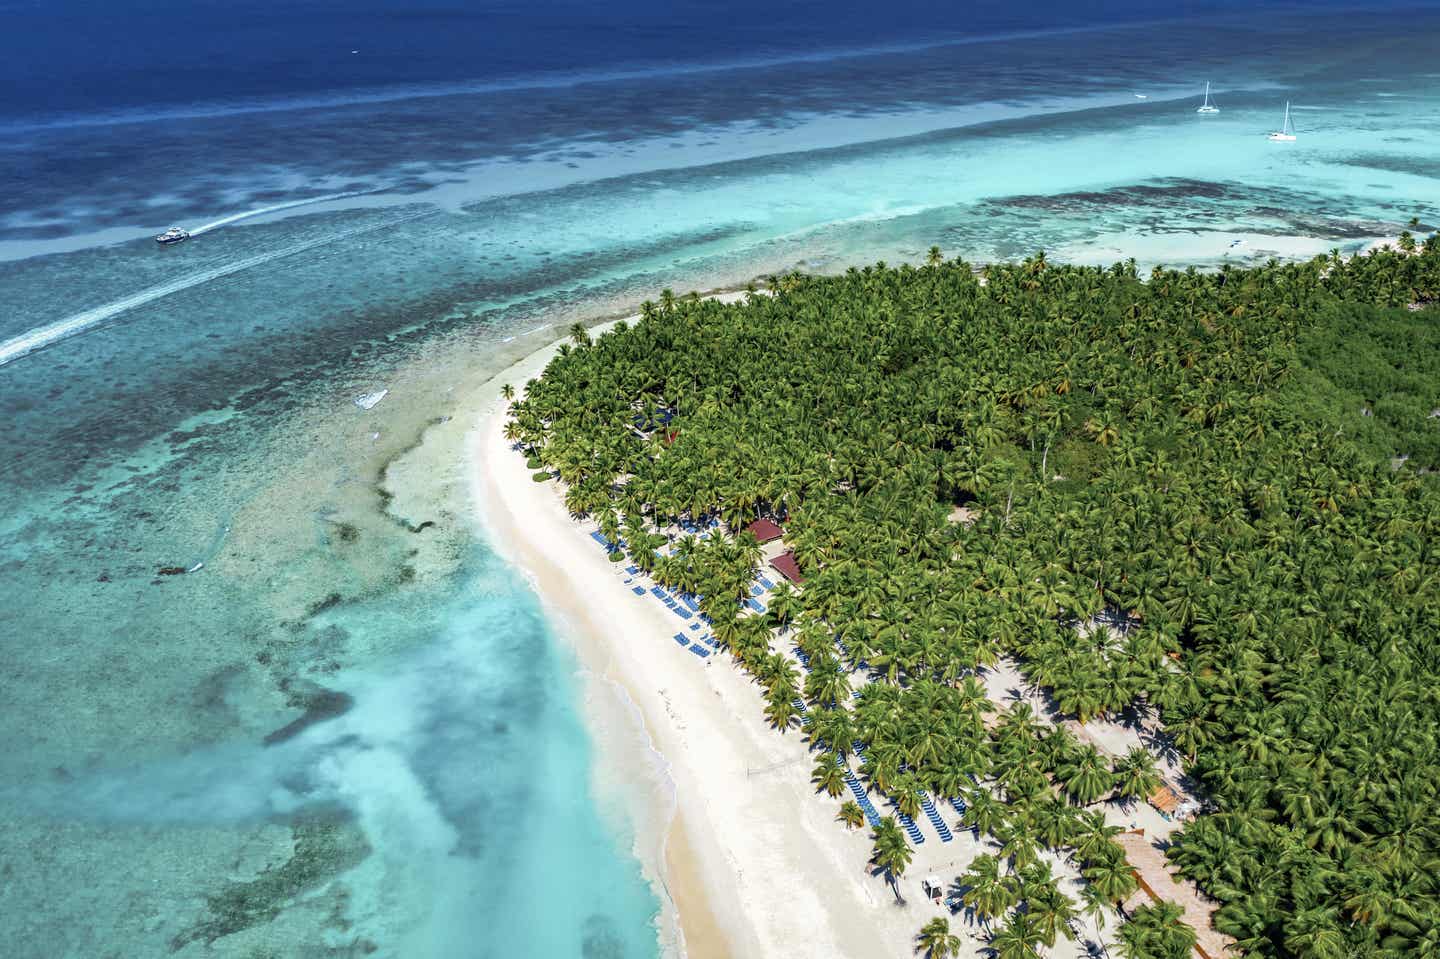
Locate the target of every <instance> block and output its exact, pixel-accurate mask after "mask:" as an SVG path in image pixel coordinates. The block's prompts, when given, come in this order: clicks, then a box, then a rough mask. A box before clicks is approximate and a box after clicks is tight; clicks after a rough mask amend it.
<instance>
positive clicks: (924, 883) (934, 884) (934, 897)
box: [920, 876, 945, 903]
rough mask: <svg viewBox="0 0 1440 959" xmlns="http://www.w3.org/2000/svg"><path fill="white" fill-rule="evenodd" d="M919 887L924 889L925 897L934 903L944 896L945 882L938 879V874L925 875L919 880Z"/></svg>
mask: <svg viewBox="0 0 1440 959" xmlns="http://www.w3.org/2000/svg"><path fill="white" fill-rule="evenodd" d="M920 888H921V889H923V890H924V891H925V898H926V899H929V900H930V901H931V902H934V903H938V902H939V901H940V900H941V899H943V898H944V896H945V884H944V883H943V882H941V881H940V877H939V876H926V877H925V878H924V879H923V880H921V882H920Z"/></svg>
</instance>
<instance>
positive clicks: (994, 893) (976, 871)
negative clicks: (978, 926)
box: [960, 854, 1017, 927]
mask: <svg viewBox="0 0 1440 959" xmlns="http://www.w3.org/2000/svg"><path fill="white" fill-rule="evenodd" d="M960 884H961V885H962V886H964V887H966V888H965V893H964V895H962V896H961V897H960V898H961V900H962V901H963V902H964V903H965V905H967V906H969V907H970V908H971V909H973V910H974V911H975V915H977V916H979V917H980V921H981V922H983V923H985V924H986V926H987V927H988V925H989V923H990V920H991V919H994V918H995V917H997V916H1002V915H1004V914H1005V912H1006V910H1008V909H1009V908H1010V907H1011V906H1013V905H1015V902H1016V900H1017V891H1016V887H1015V883H1014V882H1013V881H1011V878H1010V877H1009V876H1006V875H1004V874H1003V873H1002V872H1001V871H1000V860H999V859H998V858H996V857H995V856H992V855H989V854H983V855H979V856H976V857H975V858H974V859H973V860H971V862H970V868H969V869H967V870H966V871H965V874H964V875H963V876H961V877H960Z"/></svg>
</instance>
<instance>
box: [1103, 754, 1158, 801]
mask: <svg viewBox="0 0 1440 959" xmlns="http://www.w3.org/2000/svg"><path fill="white" fill-rule="evenodd" d="M1113 771H1114V773H1115V780H1116V784H1115V795H1116V796H1117V797H1119V798H1122V799H1146V798H1148V797H1149V796H1150V795H1151V794H1152V793H1154V792H1155V790H1157V789H1159V788H1160V784H1161V779H1160V773H1159V772H1157V771H1156V769H1155V757H1154V756H1152V755H1150V751H1149V750H1148V749H1146V748H1145V747H1144V746H1132V747H1131V748H1130V751H1129V752H1127V753H1126V754H1125V755H1124V756H1123V757H1122V758H1120V759H1117V760H1116V761H1115V765H1114V767H1113Z"/></svg>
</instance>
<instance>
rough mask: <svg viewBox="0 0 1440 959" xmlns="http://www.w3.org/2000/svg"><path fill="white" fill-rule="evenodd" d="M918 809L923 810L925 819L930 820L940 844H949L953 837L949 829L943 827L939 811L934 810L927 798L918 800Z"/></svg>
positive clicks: (933, 804) (932, 804)
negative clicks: (938, 836)
mask: <svg viewBox="0 0 1440 959" xmlns="http://www.w3.org/2000/svg"><path fill="white" fill-rule="evenodd" d="M920 808H921V809H923V810H925V818H926V819H929V820H930V825H932V826H934V827H935V832H937V833H938V834H939V835H940V841H941V842H949V841H950V840H952V839H954V838H955V836H954V834H953V833H951V832H950V827H949V826H947V825H945V820H943V819H941V818H940V810H938V809H936V808H935V803H934V802H932V801H931V800H930V797H929V796H926V797H925V798H924V799H922V800H920Z"/></svg>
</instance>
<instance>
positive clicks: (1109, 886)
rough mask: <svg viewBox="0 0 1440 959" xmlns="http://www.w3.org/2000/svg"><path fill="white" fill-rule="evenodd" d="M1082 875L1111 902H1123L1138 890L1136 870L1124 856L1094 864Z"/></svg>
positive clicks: (1083, 871) (1087, 867) (1086, 868)
mask: <svg viewBox="0 0 1440 959" xmlns="http://www.w3.org/2000/svg"><path fill="white" fill-rule="evenodd" d="M1082 874H1083V875H1084V876H1085V878H1086V880H1088V881H1089V883H1090V884H1091V885H1092V886H1094V887H1095V888H1096V890H1098V891H1099V893H1100V894H1101V895H1103V896H1104V897H1105V898H1106V899H1107V900H1109V901H1110V902H1121V901H1123V900H1124V899H1125V898H1127V897H1128V896H1129V895H1130V894H1131V893H1133V892H1134V891H1135V890H1136V889H1137V888H1138V885H1137V883H1136V880H1135V870H1134V869H1132V868H1130V864H1129V863H1128V862H1126V861H1125V858H1124V856H1121V857H1119V858H1110V859H1101V860H1098V861H1096V862H1093V863H1091V864H1090V865H1088V866H1086V867H1085V869H1084V870H1082Z"/></svg>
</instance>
